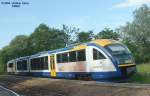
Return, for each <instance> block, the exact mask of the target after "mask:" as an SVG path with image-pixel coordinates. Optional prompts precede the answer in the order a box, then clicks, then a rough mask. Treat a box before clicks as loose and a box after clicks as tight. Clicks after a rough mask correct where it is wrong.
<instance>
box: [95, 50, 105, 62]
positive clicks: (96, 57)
mask: <svg viewBox="0 0 150 96" xmlns="http://www.w3.org/2000/svg"><path fill="white" fill-rule="evenodd" d="M99 59H106V58H105V56H104V55H103V54H102V53H100V52H99V51H98V50H96V49H93V60H99Z"/></svg>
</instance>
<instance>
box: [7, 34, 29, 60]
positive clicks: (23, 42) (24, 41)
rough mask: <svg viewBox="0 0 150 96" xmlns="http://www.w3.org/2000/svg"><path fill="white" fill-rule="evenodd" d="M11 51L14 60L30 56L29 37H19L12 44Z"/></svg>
mask: <svg viewBox="0 0 150 96" xmlns="http://www.w3.org/2000/svg"><path fill="white" fill-rule="evenodd" d="M9 47H10V50H11V52H12V56H13V57H14V58H17V57H21V56H26V55H29V54H30V52H29V49H28V47H29V41H28V36H26V35H18V36H16V37H15V38H14V39H13V40H12V41H11V42H10V45H9Z"/></svg>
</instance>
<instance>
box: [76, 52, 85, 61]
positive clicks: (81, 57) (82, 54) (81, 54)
mask: <svg viewBox="0 0 150 96" xmlns="http://www.w3.org/2000/svg"><path fill="white" fill-rule="evenodd" d="M77 60H78V61H86V56H85V50H79V51H77Z"/></svg>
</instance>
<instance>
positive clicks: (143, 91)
mask: <svg viewBox="0 0 150 96" xmlns="http://www.w3.org/2000/svg"><path fill="white" fill-rule="evenodd" d="M0 85H1V86H4V87H6V88H8V89H11V90H13V91H15V92H16V93H18V94H21V95H25V96H150V85H148V84H146V85H140V84H133V83H101V82H95V81H80V80H63V79H51V78H36V77H27V76H14V75H1V76H0Z"/></svg>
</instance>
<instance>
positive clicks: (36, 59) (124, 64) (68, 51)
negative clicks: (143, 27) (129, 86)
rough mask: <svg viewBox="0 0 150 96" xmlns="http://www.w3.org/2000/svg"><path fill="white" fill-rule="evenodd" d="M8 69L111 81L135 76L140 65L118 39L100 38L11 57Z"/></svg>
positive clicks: (19, 72)
mask: <svg viewBox="0 0 150 96" xmlns="http://www.w3.org/2000/svg"><path fill="white" fill-rule="evenodd" d="M7 71H8V72H9V73H12V74H20V75H32V76H41V77H42V76H43V77H54V78H68V79H77V78H90V79H93V80H102V79H106V80H111V79H114V78H127V77H129V76H132V74H133V73H135V72H136V65H135V63H134V59H133V56H132V54H131V52H130V51H129V50H128V48H127V47H126V46H125V45H123V44H122V43H120V42H118V41H115V40H110V39H99V40H94V41H91V42H88V43H83V44H79V45H74V46H68V47H65V48H62V49H58V50H53V51H45V52H40V53H38V54H35V55H31V56H27V57H21V58H17V59H14V60H10V61H8V63H7Z"/></svg>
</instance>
